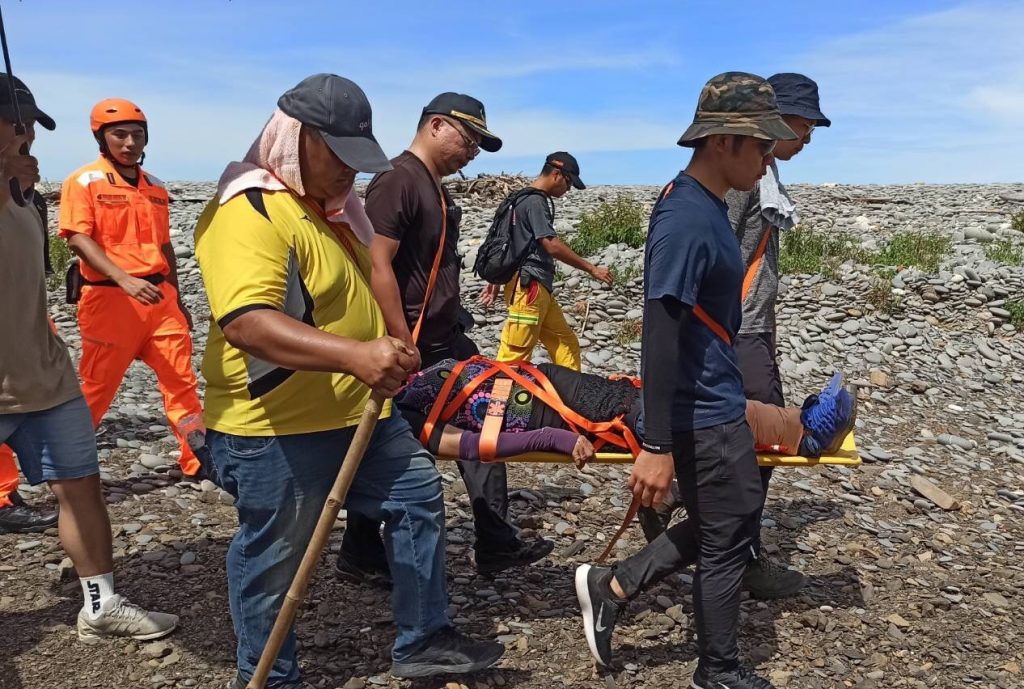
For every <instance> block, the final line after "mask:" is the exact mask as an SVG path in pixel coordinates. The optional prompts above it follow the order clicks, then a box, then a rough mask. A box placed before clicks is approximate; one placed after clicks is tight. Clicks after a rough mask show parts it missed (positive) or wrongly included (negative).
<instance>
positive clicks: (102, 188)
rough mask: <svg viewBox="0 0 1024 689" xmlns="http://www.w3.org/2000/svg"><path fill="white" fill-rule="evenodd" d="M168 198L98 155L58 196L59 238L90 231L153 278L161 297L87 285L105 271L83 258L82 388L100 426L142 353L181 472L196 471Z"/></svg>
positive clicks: (126, 266)
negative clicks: (169, 255)
mask: <svg viewBox="0 0 1024 689" xmlns="http://www.w3.org/2000/svg"><path fill="white" fill-rule="evenodd" d="M167 204H168V196H167V190H166V189H165V188H164V185H163V182H161V181H160V180H158V179H157V178H155V177H153V176H152V175H150V174H149V173H147V172H145V171H144V170H143V169H142V168H141V167H139V179H138V187H137V188H136V187H134V186H132V185H131V184H128V183H127V182H126V181H125V180H124V179H123V178H122V177H121V176H120V175H119V174H118V172H117V170H116V169H115V168H114V166H113V165H112V164H111V163H110V161H108V160H107V159H106V158H104V157H102V156H101V157H100V158H99V159H98V160H97V161H96V162H94V163H90V164H89V165H86V166H84V167H82V168H79V169H78V170H76V171H75V172H73V173H72V174H71V176H70V177H68V178H67V179H66V180H65V181H64V185H63V187H62V188H61V196H60V220H59V227H60V236H61V237H64V238H65V239H67V238H69V237H70V236H71V235H73V234H75V233H81V234H84V235H87V236H89V237H90V238H92V240H93V241H95V242H96V243H97V244H98V245H99V246H100V248H101V249H103V251H104V253H106V255H107V257H108V258H110V260H111V261H113V262H114V263H115V264H117V266H118V267H119V268H121V269H122V270H124V271H125V272H127V273H128V274H129V275H132V276H134V277H138V278H148V279H150V281H151V282H154V283H157V282H159V284H158V285H157V287H158V289H159V290H160V291H161V292H162V293H163V299H162V300H161V301H160V302H158V303H157V304H153V305H150V304H143V303H142V302H140V301H138V300H136V299H134V298H133V297H130V296H128V295H127V294H125V292H124V291H123V290H121V289H120V288H119V287H117V286H116V285H110V286H107V285H90V284H88V283H89V282H104V281H107V277H106V276H105V275H103V274H101V273H99V272H97V271H95V270H93V269H92V268H91V267H89V265H88V264H87V263H86V262H85V261H82V262H81V266H80V267H81V271H82V277H83V278H84V279H85V280H86V281H87V282H86V284H85V286H84V287H82V296H81V300H80V301H79V303H78V327H79V329H80V330H81V333H82V358H81V361H80V362H79V367H78V375H79V378H80V379H81V381H82V393H83V394H84V395H85V400H86V402H87V403H88V405H89V409H90V410H91V411H92V420H93V425H96V426H98V425H99V422H100V420H101V419H102V418H103V415H104V414H105V413H106V412H107V409H108V408H109V407H110V403H111V401H113V399H114V395H115V394H117V389H118V388H119V387H120V385H121V381H122V380H123V379H124V374H125V372H126V371H127V370H128V366H129V365H130V364H131V363H132V360H134V359H141V360H142V361H143V362H145V363H146V365H148V366H149V367H150V368H151V369H153V372H154V373H155V374H156V378H157V384H158V386H159V388H160V393H161V394H162V395H163V400H164V409H165V411H166V412H167V419H168V420H169V421H170V423H171V429H172V430H173V431H174V435H175V436H176V437H177V439H178V443H179V445H180V446H181V458H180V459H179V460H178V461H179V463H180V465H181V468H182V470H183V471H184V472H185V474H187V475H189V476H191V475H194V474H196V472H198V471H199V460H197V459H196V456H195V454H194V453H193V452H192V450H191V449H190V448H189V446H188V442H187V441H186V437H187V435H188V433H190V432H191V431H192V430H197V429H202V428H203V426H202V413H203V412H202V406H201V405H200V403H199V396H198V394H197V392H196V390H197V387H198V383H197V381H196V376H195V373H194V371H193V369H192V338H191V336H190V335H189V329H188V323H187V321H186V320H185V315H184V314H183V313H182V311H181V309H180V308H179V306H178V292H177V290H176V289H175V288H174V286H173V285H171V283H170V282H167V281H166V280H165V278H166V277H167V275H168V274H169V273H170V266H169V265H168V263H167V259H166V258H165V256H164V254H163V251H162V247H163V246H164V245H167V244H170V241H171V236H170V223H169V216H168V208H167Z"/></svg>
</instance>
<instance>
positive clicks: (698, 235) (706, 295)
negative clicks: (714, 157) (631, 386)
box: [642, 172, 747, 433]
mask: <svg viewBox="0 0 1024 689" xmlns="http://www.w3.org/2000/svg"><path fill="white" fill-rule="evenodd" d="M742 286H743V260H742V258H741V256H740V248H739V244H738V243H737V241H736V235H735V234H734V233H733V231H732V225H730V224H729V216H728V207H727V206H726V205H725V203H724V202H723V201H721V200H720V199H719V198H718V197H716V196H715V195H714V194H712V193H711V192H709V191H708V190H707V189H705V188H704V187H703V186H702V185H701V184H700V183H699V182H698V181H697V180H695V179H694V178H693V177H690V176H689V175H687V174H685V173H682V172H681V173H679V176H678V177H676V178H675V180H673V182H672V188H671V190H670V191H669V193H668V194H667V195H666V196H664V198H662V199H661V200H660V201H659V202H658V203H657V205H656V206H655V207H654V211H653V213H652V214H651V224H650V228H649V230H648V233H647V248H646V251H645V256H644V302H645V306H646V302H647V301H648V300H650V299H660V298H662V297H666V296H668V297H672V298H674V299H677V300H679V301H681V302H682V303H684V304H686V305H688V306H690V307H691V308H694V307H700V308H702V309H703V310H704V311H705V312H706V314H707V315H708V316H710V317H711V318H712V319H713V320H714V321H715V322H717V323H718V324H719V325H720V326H721V327H722V328H723V329H724V330H725V332H726V333H727V334H728V336H729V339H730V340H732V339H733V338H734V337H736V332H737V331H738V330H739V327H740V320H741V317H742V309H741V304H740V295H741V292H742ZM642 363H643V364H644V366H643V369H644V375H645V376H650V375H658V374H659V373H662V374H663V375H669V372H668V371H664V372H659V371H658V367H657V363H656V362H642ZM675 375H676V385H675V399H674V400H673V402H672V432H673V433H680V432H684V431H692V430H697V429H701V428H710V427H711V426H717V425H720V424H723V423H728V422H730V421H735V420H736V419H738V418H740V417H742V416H743V415H744V414H745V413H746V404H747V401H746V399H745V398H744V396H743V378H742V375H741V374H740V369H739V366H737V364H736V353H735V351H734V350H733V348H732V346H731V345H729V344H727V343H726V342H724V341H723V340H722V339H721V338H720V337H719V336H718V335H716V334H715V333H714V332H713V331H712V329H711V328H710V327H708V326H707V325H705V324H704V323H703V322H702V321H701V320H700V319H699V318H698V317H697V315H696V314H693V315H692V316H691V318H690V320H689V322H688V326H687V327H685V328H683V332H682V335H681V337H680V341H679V370H678V371H677V372H676V374H675Z"/></svg>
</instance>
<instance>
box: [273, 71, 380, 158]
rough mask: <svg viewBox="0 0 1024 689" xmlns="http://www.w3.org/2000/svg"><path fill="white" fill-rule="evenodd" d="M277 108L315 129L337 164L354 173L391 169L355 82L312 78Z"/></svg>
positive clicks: (367, 104)
mask: <svg viewBox="0 0 1024 689" xmlns="http://www.w3.org/2000/svg"><path fill="white" fill-rule="evenodd" d="M277 107H279V108H281V110H282V111H283V112H284V113H285V114H286V115H288V116H290V117H294V118H295V119H297V120H298V121H299V122H301V123H302V124H305V125H308V126H310V127H313V128H315V129H316V130H317V131H319V132H320V135H321V136H322V137H323V138H324V141H326V142H327V145H328V146H329V147H330V149H331V151H333V152H334V155H336V156H338V158H339V159H340V160H341V162H343V163H345V164H346V165H348V166H349V167H350V168H352V169H354V170H357V171H358V172H384V171H385V170H390V169H391V163H390V162H388V157H387V156H386V155H384V151H383V149H381V147H380V144H378V143H377V139H375V138H374V136H373V117H372V115H371V112H370V101H369V100H368V99H367V97H366V94H365V93H363V90H362V89H361V88H359V86H357V85H356V83H355V82H353V81H350V80H349V79H345V78H344V77H339V76H337V75H335V74H314V75H313V76H311V77H306V78H305V79H303V80H302V81H300V82H299V83H298V85H297V86H295V87H294V88H292V89H290V90H288V91H286V92H285V94H284V95H283V96H281V97H280V98H279V99H278V101H277Z"/></svg>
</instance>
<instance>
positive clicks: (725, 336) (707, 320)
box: [658, 182, 767, 345]
mask: <svg viewBox="0 0 1024 689" xmlns="http://www.w3.org/2000/svg"><path fill="white" fill-rule="evenodd" d="M673 187H675V182H669V183H668V186H666V187H665V189H664V190H663V191H662V192H661V196H659V197H658V203H661V202H662V201H664V200H665V199H666V198H667V197H668V195H669V194H671V193H672V188H673ZM761 244H762V245H761V246H759V247H758V248H757V250H758V254H757V256H756V257H755V263H758V264H759V263H760V260H761V258H760V257H761V255H763V254H764V245H765V244H767V242H766V241H764V240H762V242H761ZM754 272H755V273H756V272H757V270H756V269H755V270H754ZM748 280H749V281H750V282H753V280H754V278H753V274H752V273H750V272H749V271H748V274H747V275H746V276H744V278H743V299H745V298H746V296H747V289H748V285H747V282H748ZM693 315H694V316H696V317H697V318H699V319H700V322H701V323H703V324H704V325H706V326H707V327H708V329H709V330H711V332H713V333H714V334H715V335H717V336H718V339H720V340H721V341H722V342H724V343H725V344H727V345H731V344H732V338H730V337H729V333H728V332H727V331H726V329H725V328H723V327H722V325H721V323H719V322H718V321H716V320H715V319H714V318H712V317H711V314H709V313H708V312H707V311H705V310H704V308H703V307H701V306H699V305H696V306H694V307H693Z"/></svg>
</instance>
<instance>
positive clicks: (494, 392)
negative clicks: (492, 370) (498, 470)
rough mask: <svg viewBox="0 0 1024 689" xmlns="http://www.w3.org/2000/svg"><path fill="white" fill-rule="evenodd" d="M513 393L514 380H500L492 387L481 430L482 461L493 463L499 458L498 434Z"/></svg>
mask: <svg viewBox="0 0 1024 689" xmlns="http://www.w3.org/2000/svg"><path fill="white" fill-rule="evenodd" d="M511 393H512V380H511V379H510V378H498V379H497V380H495V381H494V385H493V386H492V387H491V399H490V400H489V401H488V403H487V415H486V416H484V424H483V428H481V429H480V461H482V462H493V461H494V460H495V458H497V456H498V434H499V433H501V426H502V424H503V423H504V422H505V408H506V407H507V406H508V396H509V395H510V394H511Z"/></svg>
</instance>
